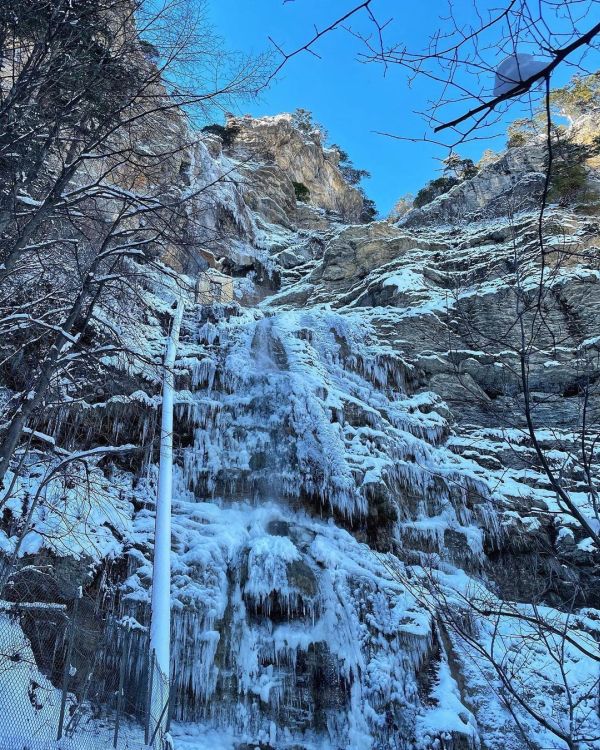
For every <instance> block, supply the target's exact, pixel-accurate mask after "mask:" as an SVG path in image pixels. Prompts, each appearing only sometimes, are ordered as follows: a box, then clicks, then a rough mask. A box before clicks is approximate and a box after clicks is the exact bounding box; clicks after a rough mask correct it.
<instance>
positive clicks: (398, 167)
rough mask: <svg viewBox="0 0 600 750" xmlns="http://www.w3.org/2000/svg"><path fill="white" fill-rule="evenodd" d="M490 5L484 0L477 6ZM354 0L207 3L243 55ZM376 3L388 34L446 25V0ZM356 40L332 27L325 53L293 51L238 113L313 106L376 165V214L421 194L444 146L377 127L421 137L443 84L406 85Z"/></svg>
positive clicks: (497, 144) (420, 32)
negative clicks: (369, 60) (363, 52)
mask: <svg viewBox="0 0 600 750" xmlns="http://www.w3.org/2000/svg"><path fill="white" fill-rule="evenodd" d="M461 2H462V0H461ZM484 4H485V2H483V0H478V7H480V6H483V5H484ZM350 6H351V3H350V2H349V0H326V1H325V0H293V1H291V2H286V3H284V2H283V1H282V0H210V2H209V9H210V15H211V18H212V21H213V23H214V25H215V27H216V30H217V32H218V33H219V35H220V36H222V37H223V39H224V41H225V43H226V45H227V47H228V48H229V49H231V50H235V51H239V52H242V53H246V54H257V53H261V52H264V51H265V50H268V49H272V46H271V45H270V43H269V40H268V37H269V36H271V37H272V38H273V39H274V40H275V41H276V42H277V43H278V44H280V45H281V46H282V47H283V48H284V49H286V50H288V51H289V50H291V49H293V48H295V46H298V44H299V43H304V42H306V41H307V39H309V38H310V36H311V34H312V33H313V23H316V24H317V26H319V27H323V26H324V25H326V23H325V22H330V21H331V20H333V19H335V18H337V17H338V16H339V15H340V14H341V12H343V11H344V10H347V9H348V8H349V7H350ZM457 7H459V8H461V5H460V2H459V3H458V6H457ZM463 7H466V6H463ZM376 10H377V15H378V17H379V18H384V19H387V18H388V17H390V16H393V17H395V18H394V24H395V25H394V26H393V27H391V30H390V38H395V39H397V38H403V39H404V40H406V41H407V42H409V43H410V44H413V45H414V46H418V47H422V45H423V44H425V43H426V41H427V39H428V37H429V36H430V34H431V33H433V32H434V31H436V29H439V28H442V29H443V28H444V23H445V22H444V21H442V20H440V16H442V15H443V14H444V12H445V11H446V10H447V3H446V0H413V1H412V2H406V1H403V2H400V0H378V2H377V4H376ZM360 49H361V45H360V43H359V42H358V41H357V40H356V39H354V38H353V37H352V36H351V35H349V34H347V33H346V32H344V31H343V30H339V31H335V32H333V33H332V34H330V35H327V36H326V37H325V38H323V39H322V40H321V41H320V42H319V44H318V46H317V47H315V50H316V51H317V52H318V53H319V54H320V56H321V59H316V58H315V57H313V56H311V55H309V54H302V55H300V56H298V57H296V58H294V59H292V60H290V61H289V62H288V64H287V65H286V67H285V68H284V70H283V71H282V72H281V73H280V75H279V76H278V78H277V80H276V81H275V82H274V83H273V84H272V85H271V86H270V88H269V89H268V90H267V91H265V92H263V93H262V95H261V96H260V97H259V98H258V99H257V100H256V101H251V102H243V103H242V104H240V106H239V108H238V113H240V114H243V113H249V114H252V115H255V116H259V115H268V114H277V113H279V112H290V111H293V110H294V109H296V108H297V107H302V108H305V109H308V110H311V111H312V112H313V113H314V117H315V120H316V121H318V122H320V123H322V124H323V125H324V126H325V127H326V128H327V130H328V132H329V135H330V141H331V142H334V143H338V144H339V145H340V146H342V147H343V148H344V149H345V150H346V151H347V152H348V153H349V154H350V156H351V158H352V159H353V161H354V164H355V165H356V166H357V167H360V168H363V169H367V170H368V171H369V172H371V174H372V178H371V179H370V180H366V181H365V182H364V187H365V189H366V191H367V193H368V195H369V196H370V197H371V198H373V199H374V200H375V202H376V204H377V206H378V208H379V211H380V213H381V214H382V215H386V214H387V212H388V211H389V210H390V208H391V207H392V205H393V204H394V202H395V200H396V199H397V198H398V197H399V196H401V195H403V194H404V193H407V192H412V193H415V192H416V191H417V190H418V189H419V188H420V187H422V186H423V185H424V184H425V182H427V180H428V179H431V178H432V177H436V176H438V175H439V158H440V157H443V156H445V155H446V153H447V152H446V151H444V150H442V149H441V148H440V147H437V146H434V145H432V144H426V143H413V142H405V141H398V140H394V139H391V138H388V137H385V136H382V135H378V134H377V133H376V132H375V131H387V132H392V133H395V134H399V135H402V136H408V137H420V136H422V135H423V134H424V133H425V132H426V126H425V122H424V121H423V119H422V118H421V116H420V115H418V114H415V112H417V111H418V110H422V109H424V108H425V107H426V105H427V101H428V98H431V97H435V96H436V95H437V93H438V89H437V87H436V86H435V85H434V84H431V83H428V82H427V81H426V80H425V79H423V78H420V79H419V81H418V83H417V84H415V85H414V86H412V87H410V86H409V83H408V81H407V80H406V76H405V74H404V73H403V72H402V71H401V70H400V69H399V68H398V67H397V66H391V68H390V69H389V70H388V72H387V74H386V75H385V76H384V75H383V70H382V68H381V67H380V66H378V65H375V64H363V63H360V62H359V61H358V60H357V52H358V51H359V50H360ZM567 77H568V75H567ZM490 84H491V82H490ZM514 116H516V115H514ZM503 130H504V125H502V126H500V127H499V128H497V130H496V132H498V133H501V132H502V135H498V137H496V138H494V139H492V140H490V141H489V142H485V143H481V142H477V143H474V144H471V145H468V146H467V147H465V148H463V149H462V150H461V151H460V153H462V154H463V155H464V156H470V157H472V158H474V159H477V158H478V157H479V155H480V154H481V152H482V151H483V150H484V149H485V148H495V149H496V150H498V149H501V148H502V146H503V144H504V141H505V137H504V135H503Z"/></svg>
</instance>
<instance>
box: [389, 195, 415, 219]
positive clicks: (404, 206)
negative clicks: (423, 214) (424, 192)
mask: <svg viewBox="0 0 600 750" xmlns="http://www.w3.org/2000/svg"><path fill="white" fill-rule="evenodd" d="M414 204H415V196H414V195H413V194H412V193H406V195H402V196H401V197H400V198H398V200H397V201H396V203H395V204H394V207H393V208H392V210H391V211H390V215H389V217H388V218H389V219H390V220H391V221H397V220H398V219H401V218H402V217H403V216H404V214H407V213H408V212H409V211H410V210H411V208H412V207H413V206H414Z"/></svg>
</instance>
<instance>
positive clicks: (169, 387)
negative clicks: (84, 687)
mask: <svg viewBox="0 0 600 750" xmlns="http://www.w3.org/2000/svg"><path fill="white" fill-rule="evenodd" d="M183 310H184V303H183V301H182V300H181V299H180V300H179V301H178V302H177V307H176V309H175V314H174V316H173V322H172V324H171V332H170V334H169V338H168V340H167V349H166V353H165V360H164V380H163V396H162V415H161V427H160V461H159V476H158V497H157V501H156V521H155V533H154V567H153V573H152V610H151V619H150V670H149V678H148V688H149V691H150V692H149V700H148V729H149V741H150V742H151V743H152V740H153V739H154V738H155V737H158V735H160V734H161V730H162V729H164V727H165V725H166V720H167V701H168V697H169V664H170V655H171V505H172V498H173V402H174V392H175V374H174V372H173V368H174V365H175V356H176V354H177V347H178V344H179V332H180V330H181V321H182V319H183Z"/></svg>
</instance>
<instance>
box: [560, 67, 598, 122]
mask: <svg viewBox="0 0 600 750" xmlns="http://www.w3.org/2000/svg"><path fill="white" fill-rule="evenodd" d="M550 101H551V102H552V104H554V105H556V106H557V107H558V108H559V110H560V111H561V112H562V113H564V114H565V115H566V116H567V117H571V118H574V117H577V116H578V115H581V114H585V113H586V112H589V111H590V110H592V109H594V108H595V107H599V106H600V73H593V74H592V75H589V76H577V75H576V76H574V77H573V80H572V81H571V82H570V83H568V84H567V85H566V86H563V87H562V88H560V89H556V90H555V91H552V92H551V93H550Z"/></svg>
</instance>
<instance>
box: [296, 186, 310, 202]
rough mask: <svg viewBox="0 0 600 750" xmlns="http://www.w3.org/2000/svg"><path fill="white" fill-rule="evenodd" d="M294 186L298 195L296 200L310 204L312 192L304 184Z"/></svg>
mask: <svg viewBox="0 0 600 750" xmlns="http://www.w3.org/2000/svg"><path fill="white" fill-rule="evenodd" d="M292 185H293V186H294V192H295V193H296V200H297V201H301V202H302V203H308V201H309V200H310V190H309V189H308V188H307V187H306V185H305V184H304V183H303V182H292Z"/></svg>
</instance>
